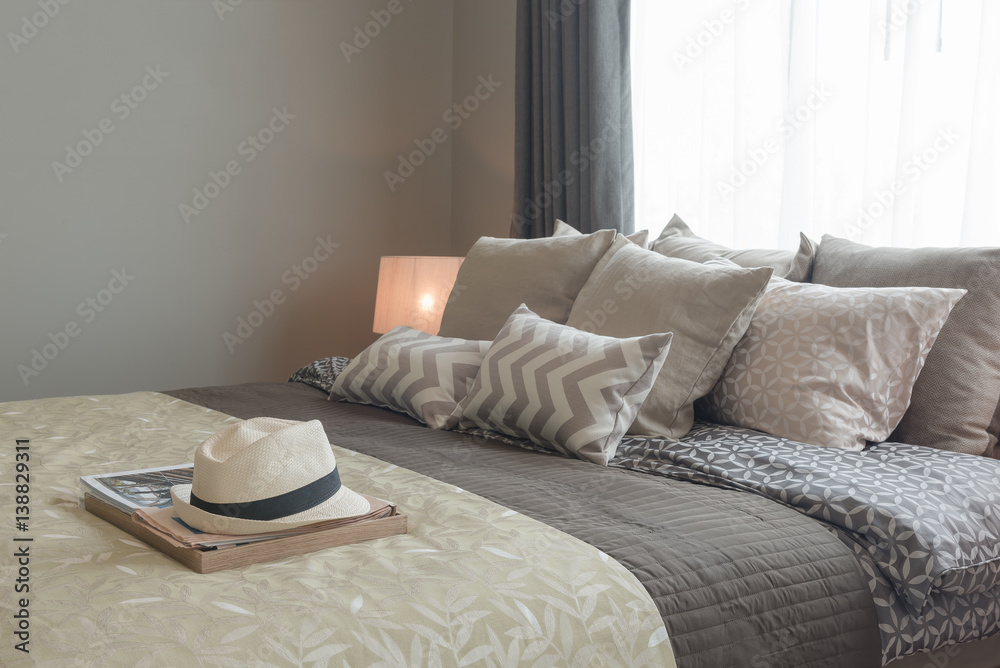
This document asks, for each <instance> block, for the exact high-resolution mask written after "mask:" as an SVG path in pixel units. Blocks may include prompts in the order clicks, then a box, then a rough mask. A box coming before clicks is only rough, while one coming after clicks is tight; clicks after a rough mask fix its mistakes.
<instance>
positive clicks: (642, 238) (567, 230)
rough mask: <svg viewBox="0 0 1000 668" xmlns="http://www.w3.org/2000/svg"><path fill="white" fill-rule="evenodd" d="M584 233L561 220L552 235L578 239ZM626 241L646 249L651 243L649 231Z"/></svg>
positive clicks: (640, 232) (640, 231) (630, 237)
mask: <svg viewBox="0 0 1000 668" xmlns="http://www.w3.org/2000/svg"><path fill="white" fill-rule="evenodd" d="M582 234H583V232H581V231H580V230H578V229H576V228H575V227H573V226H572V225H570V224H569V223H564V222H563V221H561V220H557V221H556V229H555V231H554V232H553V233H552V236H553V237H578V236H580V235H582ZM624 236H625V238H626V239H628V240H629V241H631V242H632V243H634V244H635V245H636V246H639V247H640V248H646V245H647V244H648V243H649V230H639V231H638V232H633V233H632V234H626V235H624Z"/></svg>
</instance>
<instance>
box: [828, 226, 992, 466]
mask: <svg viewBox="0 0 1000 668" xmlns="http://www.w3.org/2000/svg"><path fill="white" fill-rule="evenodd" d="M812 280H813V282H814V283H823V284H826V285H833V286H839V287H898V286H930V287H937V288H961V289H965V290H968V294H967V295H966V296H965V297H964V298H963V299H962V301H960V302H959V303H958V304H957V305H956V306H955V308H954V310H953V311H952V313H951V317H950V318H948V321H947V322H946V323H945V325H944V327H943V328H942V329H941V334H940V335H939V336H938V339H937V343H935V344H934V347H933V348H932V349H931V352H930V353H929V354H928V355H927V362H926V364H925V365H924V370H923V371H922V372H921V373H920V377H919V378H918V379H917V382H916V384H915V385H914V386H913V397H912V399H911V401H910V407H909V409H907V411H906V414H905V415H903V419H902V420H900V422H899V426H897V427H896V430H895V431H894V432H893V433H892V435H891V436H890V437H889V440H890V441H898V442H901V443H912V444H915V445H926V446H930V447H932V448H939V449H941V450H952V451H954V452H965V453H969V454H976V455H980V454H984V453H985V452H987V450H989V448H990V445H991V444H992V443H994V442H995V440H996V433H995V431H994V432H992V433H991V427H990V424H991V421H992V420H993V416H994V414H995V413H996V412H997V402H998V399H1000V352H998V351H1000V248H873V247H871V246H865V245H863V244H858V243H855V242H853V241H848V240H847V239H838V238H836V237H832V236H829V235H827V236H824V237H823V241H822V243H821V244H820V248H819V253H818V254H817V256H816V266H815V269H814V272H813V279H812ZM998 427H1000V423H994V427H993V429H994V430H995V429H997V428H998Z"/></svg>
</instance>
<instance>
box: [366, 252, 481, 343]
mask: <svg viewBox="0 0 1000 668" xmlns="http://www.w3.org/2000/svg"><path fill="white" fill-rule="evenodd" d="M464 259H465V258H461V257H383V258H382V262H381V264H380V265H379V270H378V292H377V293H376V295H375V323H374V325H373V326H372V329H373V330H374V331H375V332H376V333H378V334H385V333H386V332H388V331H389V330H391V329H392V328H393V327H398V326H400V325H408V326H409V327H413V328H414V329H419V330H420V331H422V332H427V333H428V334H437V333H438V330H439V329H441V315H442V314H443V313H444V306H445V304H446V303H447V302H448V295H449V294H451V288H452V286H453V285H454V284H455V277H456V276H458V268H459V267H460V266H462V260H464Z"/></svg>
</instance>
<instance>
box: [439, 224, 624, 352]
mask: <svg viewBox="0 0 1000 668" xmlns="http://www.w3.org/2000/svg"><path fill="white" fill-rule="evenodd" d="M616 236H617V233H616V232H614V231H613V230H601V231H600V232H595V233H594V234H584V235H580V236H577V237H556V238H551V237H550V238H547V239H494V238H491V237H483V238H482V239H480V240H479V241H477V242H476V243H475V245H474V246H473V247H472V249H471V250H470V251H469V254H468V255H467V256H466V257H465V262H463V263H462V268H461V269H460V270H459V271H458V277H457V278H456V279H455V287H454V288H452V291H451V296H450V297H449V298H448V304H447V305H446V306H445V309H444V315H443V316H442V317H441V329H440V331H439V332H438V335H440V336H448V337H456V338H460V339H473V340H486V341H492V340H493V338H494V337H495V336H496V335H497V333H498V332H499V331H500V328H501V327H503V324H504V323H505V322H506V321H507V318H508V317H509V316H510V314H511V313H513V311H514V309H516V308H517V307H518V306H519V305H520V304H527V306H528V308H530V309H531V310H532V311H534V312H535V313H537V314H538V315H540V316H542V317H543V318H545V319H546V320H551V321H553V322H557V323H565V322H566V320H567V318H569V312H570V309H571V308H573V301H574V300H575V299H576V296H577V295H578V294H579V293H580V289H581V288H582V287H583V285H584V284H585V283H586V282H587V279H588V278H589V277H590V274H591V273H592V272H593V270H594V267H595V266H597V263H598V262H599V261H600V260H601V258H602V257H604V254H605V253H607V252H608V250H609V249H610V248H611V246H612V243H613V242H614V241H615V237H616Z"/></svg>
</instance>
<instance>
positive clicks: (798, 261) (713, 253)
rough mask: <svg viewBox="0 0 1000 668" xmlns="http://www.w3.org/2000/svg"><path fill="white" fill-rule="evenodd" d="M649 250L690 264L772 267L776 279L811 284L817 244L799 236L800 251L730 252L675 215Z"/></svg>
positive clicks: (804, 236)
mask: <svg viewBox="0 0 1000 668" xmlns="http://www.w3.org/2000/svg"><path fill="white" fill-rule="evenodd" d="M650 249H651V250H653V251H655V252H657V253H660V254H661V255H666V256H667V257H676V258H680V259H682V260H691V261H692V262H707V261H709V260H713V259H716V258H725V259H727V260H730V261H731V262H734V263H736V264H738V265H739V266H741V267H772V268H773V269H774V275H775V276H780V277H781V278H785V279H788V280H789V281H796V282H800V283H801V282H808V281H809V280H810V278H811V276H812V271H813V260H814V259H815V257H816V243H815V242H814V241H813V240H812V239H810V238H809V237H807V236H806V235H804V234H801V233H800V234H799V247H798V249H797V250H795V251H784V250H774V249H764V248H756V249H749V250H733V249H732V248H727V247H725V246H723V245H721V244H717V243H715V242H714V241H709V240H708V239H702V238H701V237H699V236H698V235H697V234H695V233H694V232H693V231H692V230H691V228H690V227H688V225H687V223H685V222H684V221H683V220H681V217H680V216H678V215H676V214H674V216H673V217H672V218H671V219H670V221H669V222H667V225H666V227H664V228H663V232H661V233H660V236H659V237H657V238H656V239H655V240H654V241H653V243H652V244H651V246H650Z"/></svg>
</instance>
